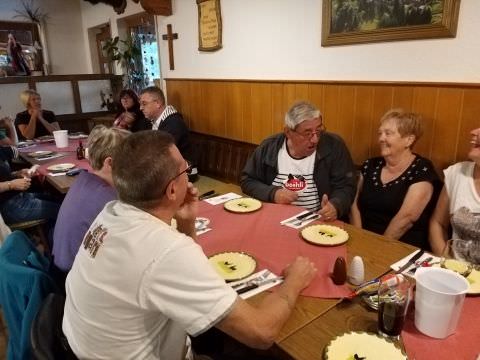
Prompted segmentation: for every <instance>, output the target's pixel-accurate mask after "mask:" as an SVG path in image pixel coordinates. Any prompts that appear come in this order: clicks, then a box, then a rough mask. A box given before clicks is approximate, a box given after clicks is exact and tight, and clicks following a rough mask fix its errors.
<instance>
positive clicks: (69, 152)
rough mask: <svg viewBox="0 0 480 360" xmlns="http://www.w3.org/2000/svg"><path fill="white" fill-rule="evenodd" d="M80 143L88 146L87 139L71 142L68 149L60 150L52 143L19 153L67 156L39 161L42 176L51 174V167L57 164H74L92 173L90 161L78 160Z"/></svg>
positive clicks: (39, 171) (31, 147)
mask: <svg viewBox="0 0 480 360" xmlns="http://www.w3.org/2000/svg"><path fill="white" fill-rule="evenodd" d="M79 141H82V142H83V144H84V145H85V144H86V139H82V140H69V141H68V147H66V148H60V149H59V148H57V147H56V146H55V143H54V142H51V143H43V144H36V145H34V146H29V147H28V148H23V149H19V151H20V152H22V153H27V154H28V153H31V152H35V151H53V152H56V153H59V154H64V155H65V156H61V157H57V158H53V159H51V160H50V159H49V160H42V161H38V162H39V165H40V168H39V169H38V173H39V174H40V175H41V176H45V175H47V174H48V173H49V171H48V170H47V168H48V167H49V166H52V165H55V164H64V163H72V164H75V166H76V167H79V168H82V169H86V170H88V171H91V170H92V168H91V166H90V163H89V162H88V160H86V159H83V160H78V159H77V147H78V143H79Z"/></svg>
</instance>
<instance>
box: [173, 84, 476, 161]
mask: <svg viewBox="0 0 480 360" xmlns="http://www.w3.org/2000/svg"><path fill="white" fill-rule="evenodd" d="M166 84H167V88H166V93H167V96H168V102H169V103H170V104H172V105H174V106H175V107H177V108H178V110H179V111H181V112H182V113H183V114H184V116H185V119H186V121H187V123H188V124H189V126H190V128H191V129H192V130H194V131H196V132H199V133H203V134H207V135H216V136H220V137H224V138H227V139H234V140H239V141H244V142H247V143H252V144H258V143H260V142H261V141H262V140H263V139H264V138H265V137H267V136H269V135H271V134H273V133H276V132H279V131H282V129H283V119H284V115H285V112H286V111H287V110H288V108H289V107H290V106H291V105H292V104H293V103H294V102H295V101H298V100H307V101H311V102H312V103H313V104H315V105H316V106H317V107H318V108H319V109H320V110H321V111H322V114H323V118H324V122H325V124H326V126H327V128H328V130H329V131H332V132H335V133H338V134H339V135H340V136H342V137H343V138H344V140H345V142H346V144H347V146H348V147H349V149H350V151H351V152H352V157H353V159H354V161H355V163H357V164H360V163H361V162H363V160H365V159H366V158H368V157H371V156H376V155H378V144H377V130H378V125H379V121H380V118H381V117H382V116H383V114H384V113H385V112H386V111H388V110H390V109H391V108H393V107H403V108H405V109H406V110H411V111H414V112H417V113H419V114H420V115H422V118H423V125H424V135H423V137H422V138H421V139H420V140H419V141H418V143H417V144H416V146H415V151H416V152H418V153H420V154H421V155H424V156H426V157H428V158H430V159H431V160H432V161H433V162H434V164H435V166H436V167H437V169H438V170H441V169H443V168H445V167H446V166H448V165H449V164H451V163H454V162H456V161H460V160H463V159H465V158H466V154H467V152H468V149H469V132H470V130H471V129H473V128H477V127H479V126H480V120H479V114H480V101H479V100H480V84H456V83H403V82H402V83H394V82H388V83H386V82H339V81H266V80H265V81H263V80H211V79H203V80H202V79H167V80H166Z"/></svg>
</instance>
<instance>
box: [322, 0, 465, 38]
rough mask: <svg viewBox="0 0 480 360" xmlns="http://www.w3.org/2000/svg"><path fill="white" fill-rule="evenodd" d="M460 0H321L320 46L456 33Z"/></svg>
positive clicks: (438, 36) (445, 35)
mask: <svg viewBox="0 0 480 360" xmlns="http://www.w3.org/2000/svg"><path fill="white" fill-rule="evenodd" d="M459 8H460V0H323V14H322V46H335V45H350V44H360V43H370V42H379V41H399V40H414V39H427V38H442V37H455V35H456V33H457V23H458V12H459Z"/></svg>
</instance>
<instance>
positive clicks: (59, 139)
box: [53, 130, 68, 148]
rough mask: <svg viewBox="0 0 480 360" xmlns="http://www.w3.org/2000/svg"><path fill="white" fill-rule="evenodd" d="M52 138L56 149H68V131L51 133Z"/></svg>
mask: <svg viewBox="0 0 480 360" xmlns="http://www.w3.org/2000/svg"><path fill="white" fill-rule="evenodd" d="M53 137H54V138H55V146H56V147H57V148H66V147H68V130H56V131H54V132H53Z"/></svg>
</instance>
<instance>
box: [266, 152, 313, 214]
mask: <svg viewBox="0 0 480 360" xmlns="http://www.w3.org/2000/svg"><path fill="white" fill-rule="evenodd" d="M315 157H316V152H314V153H313V154H312V155H309V156H307V157H305V158H303V159H294V158H292V157H291V156H290V154H289V153H288V151H287V148H286V143H284V144H283V146H282V148H281V149H280V151H279V152H278V163H277V166H278V174H277V176H276V177H275V179H273V181H272V185H274V186H280V187H283V188H286V189H288V190H291V191H295V192H297V194H298V199H297V200H296V201H294V202H292V204H293V205H298V206H302V207H305V208H307V209H309V210H313V211H317V210H318V209H320V198H319V196H318V190H317V186H316V185H315V181H314V179H313V168H314V166H315Z"/></svg>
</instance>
